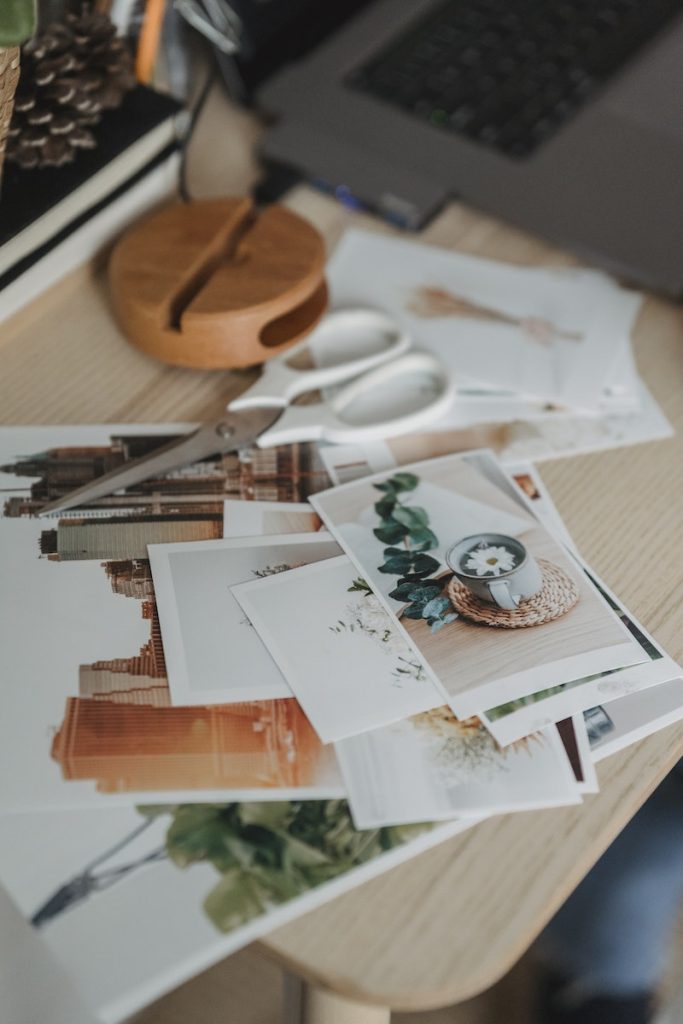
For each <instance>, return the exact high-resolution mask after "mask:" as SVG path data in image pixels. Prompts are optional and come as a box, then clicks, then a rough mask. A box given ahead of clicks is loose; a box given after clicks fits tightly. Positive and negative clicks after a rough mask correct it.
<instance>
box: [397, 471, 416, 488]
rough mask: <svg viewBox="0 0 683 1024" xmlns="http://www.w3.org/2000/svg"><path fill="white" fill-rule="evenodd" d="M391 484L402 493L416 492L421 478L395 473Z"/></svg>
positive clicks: (411, 474) (409, 474) (410, 474)
mask: <svg viewBox="0 0 683 1024" xmlns="http://www.w3.org/2000/svg"><path fill="white" fill-rule="evenodd" d="M391 482H392V483H393V485H394V487H395V488H396V489H397V490H400V491H414V490H415V488H416V487H417V485H418V484H419V482H420V478H419V477H417V476H415V474H414V473H395V474H394V475H393V476H392V478H391Z"/></svg>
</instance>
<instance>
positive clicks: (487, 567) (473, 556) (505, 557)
mask: <svg viewBox="0 0 683 1024" xmlns="http://www.w3.org/2000/svg"><path fill="white" fill-rule="evenodd" d="M465 557H466V558H467V561H466V562H465V570H466V571H467V572H472V573H474V572H476V574H477V576H500V574H501V572H509V571H510V569H514V567H515V556H514V555H513V553H512V552H511V551H508V549H507V548H504V547H492V546H487V545H483V546H482V545H479V546H477V547H476V548H473V549H472V551H468V553H467V555H466V556H465ZM463 561H464V559H463Z"/></svg>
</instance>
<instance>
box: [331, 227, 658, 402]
mask: <svg viewBox="0 0 683 1024" xmlns="http://www.w3.org/2000/svg"><path fill="white" fill-rule="evenodd" d="M328 281H329V284H330V291H331V298H332V303H333V305H335V306H357V305H361V306H371V307H376V308H380V309H383V310H385V311H386V312H387V313H390V314H391V315H392V316H395V317H396V318H397V319H398V320H399V322H400V323H401V325H402V326H403V327H404V328H405V329H406V330H408V331H409V332H410V334H411V335H412V336H413V337H414V338H415V339H416V341H417V342H418V344H419V346H420V348H424V349H427V350H429V351H431V352H433V353H434V355H436V356H438V357H439V358H440V359H443V360H445V362H446V364H447V366H448V368H449V371H450V372H451V373H452V375H453V378H454V380H455V381H456V384H457V386H458V387H464V386H470V387H473V386H480V387H481V386H485V387H486V388H488V389H489V390H491V391H494V390H496V388H497V389H499V390H502V391H508V392H510V391H512V392H515V393H518V394H523V395H530V396H535V397H537V398H540V399H542V400H544V401H548V402H555V403H559V404H567V405H574V406H575V407H577V408H585V409H590V410H593V411H598V409H599V407H600V402H601V398H602V392H603V386H604V381H605V379H606V378H608V377H609V373H610V371H611V369H612V367H613V365H614V363H615V362H616V360H617V357H618V356H619V354H620V351H621V349H622V347H623V341H622V339H623V338H625V337H628V335H629V332H630V329H631V327H632V325H633V323H634V321H635V317H636V315H637V312H638V309H639V306H640V303H641V298H640V296H638V295H636V294H635V293H634V292H631V291H627V290H626V289H622V288H619V287H618V286H617V285H616V284H614V283H613V282H612V281H610V280H609V279H608V278H606V277H605V276H604V275H598V274H595V273H593V274H591V273H586V272H576V271H574V272H571V273H568V272H567V271H566V270H565V269H549V268H531V267H520V266H512V265H508V264H502V263H500V262H494V261H491V260H485V259H481V258H478V257H472V256H468V255H465V254H463V253H456V252H452V251H449V250H447V249H442V248H439V247H437V246H430V245H424V244H420V243H415V242H413V241H403V240H400V239H396V238H390V237H386V236H384V235H381V234H376V233H371V232H366V231H359V230H351V231H346V232H345V234H344V236H343V238H342V240H341V242H340V243H339V245H338V246H337V248H336V250H335V252H334V253H333V256H332V259H331V261H330V264H329V267H328Z"/></svg>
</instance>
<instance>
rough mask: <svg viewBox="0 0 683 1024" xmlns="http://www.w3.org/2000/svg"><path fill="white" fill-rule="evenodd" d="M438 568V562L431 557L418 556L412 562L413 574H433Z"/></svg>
mask: <svg viewBox="0 0 683 1024" xmlns="http://www.w3.org/2000/svg"><path fill="white" fill-rule="evenodd" d="M438 568H439V562H438V561H437V559H436V558H432V556H431V555H425V554H418V555H417V558H416V559H415V560H414V562H413V572H425V571H428V572H434V570H436V569H438Z"/></svg>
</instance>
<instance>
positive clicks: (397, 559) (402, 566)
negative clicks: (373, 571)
mask: <svg viewBox="0 0 683 1024" xmlns="http://www.w3.org/2000/svg"><path fill="white" fill-rule="evenodd" d="M412 564H413V563H412V559H411V557H410V555H393V556H392V557H391V558H387V560H386V562H385V563H384V564H383V565H380V566H378V569H379V572H387V573H392V574H393V575H394V576H400V575H401V573H402V572H405V570H406V569H409V568H410V566H411V565H412Z"/></svg>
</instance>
